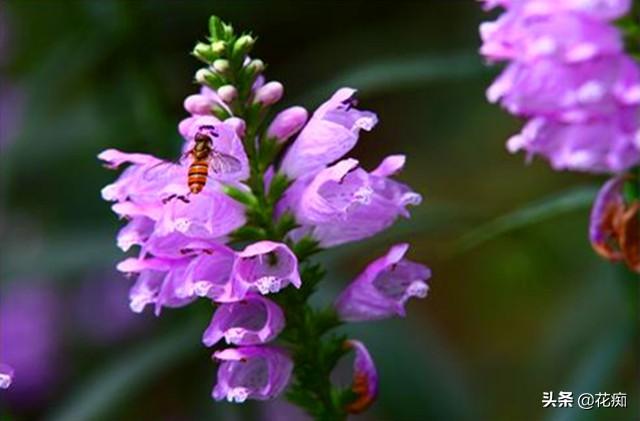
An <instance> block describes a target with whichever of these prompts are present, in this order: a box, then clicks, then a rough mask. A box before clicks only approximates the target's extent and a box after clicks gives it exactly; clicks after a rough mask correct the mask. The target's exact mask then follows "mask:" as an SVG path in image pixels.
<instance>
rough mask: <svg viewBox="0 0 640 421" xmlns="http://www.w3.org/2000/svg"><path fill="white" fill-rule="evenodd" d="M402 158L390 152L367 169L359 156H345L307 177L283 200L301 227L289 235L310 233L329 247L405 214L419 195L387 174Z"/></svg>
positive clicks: (369, 232)
mask: <svg viewBox="0 0 640 421" xmlns="http://www.w3.org/2000/svg"><path fill="white" fill-rule="evenodd" d="M404 162H405V158H404V156H402V155H393V156H389V157H387V158H386V159H385V160H383V162H382V163H381V164H380V165H379V166H378V168H376V169H375V170H373V171H372V172H370V173H369V172H367V171H365V170H364V169H362V168H360V167H359V165H358V161H357V160H355V159H345V160H342V161H340V162H338V163H337V164H335V165H333V166H331V167H328V168H325V169H323V170H322V171H320V172H319V173H318V174H317V175H316V176H315V177H314V178H313V179H311V180H310V181H307V182H305V181H304V180H300V181H298V182H297V184H298V185H297V186H296V185H295V184H294V186H293V187H292V189H291V191H290V194H289V195H288V197H287V198H285V202H284V203H285V205H284V206H287V207H288V208H289V209H291V210H292V212H293V214H294V215H295V216H296V219H297V221H298V222H299V223H300V224H301V225H302V227H301V228H300V229H298V230H296V231H294V233H293V235H294V236H296V235H297V236H301V235H311V236H312V237H313V238H315V239H316V240H318V242H319V243H320V245H321V246H323V247H329V246H335V245H338V244H343V243H347V242H350V241H356V240H361V239H363V238H367V237H370V236H372V235H375V234H377V233H378V232H380V231H382V230H384V229H386V228H388V227H389V226H390V225H392V224H393V222H394V221H395V220H396V218H397V217H398V216H403V217H405V218H407V217H409V212H408V211H407V209H406V208H407V206H408V205H418V204H420V202H421V201H422V197H421V196H420V195H419V194H417V193H415V192H413V191H412V190H411V189H410V188H409V187H408V186H406V185H404V184H402V183H398V182H397V181H394V180H392V179H390V178H389V177H390V176H392V175H394V174H396V173H397V172H399V171H400V170H401V169H402V167H403V166H404ZM305 184H306V186H305Z"/></svg>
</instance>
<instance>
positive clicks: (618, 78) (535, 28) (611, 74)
mask: <svg viewBox="0 0 640 421" xmlns="http://www.w3.org/2000/svg"><path fill="white" fill-rule="evenodd" d="M484 3H485V6H486V8H487V9H490V8H492V7H495V6H498V5H499V6H502V7H504V8H506V12H504V13H503V14H502V15H500V17H499V18H498V19H497V20H496V21H494V22H486V23H483V24H482V25H481V26H480V34H481V37H482V41H483V44H482V47H481V49H480V51H481V53H482V54H483V55H484V56H485V57H486V58H487V59H488V60H489V61H491V62H495V61H508V62H509V64H508V65H507V67H506V69H505V70H504V71H503V72H502V74H501V75H500V76H499V77H498V78H497V79H496V80H495V81H494V82H493V84H492V85H491V86H490V87H489V89H488V91H487V97H488V99H489V101H491V102H500V103H501V104H502V106H503V107H504V108H506V109H507V110H508V111H509V112H510V113H512V114H515V115H517V116H521V117H523V118H526V119H528V122H527V123H526V124H525V126H524V128H523V129H522V131H521V132H520V133H519V134H518V135H515V136H513V137H512V138H511V139H509V140H508V142H507V148H508V149H509V151H511V152H516V151H520V150H524V151H526V152H527V154H528V156H529V157H531V156H533V155H542V156H544V157H545V158H547V159H548V160H549V161H550V163H551V166H552V167H553V168H554V169H557V170H563V169H568V170H575V171H587V172H594V173H618V172H622V171H624V170H626V169H628V168H630V167H632V166H634V165H637V164H638V163H639V162H640V69H639V68H638V64H637V63H636V62H635V61H634V60H633V59H632V58H631V57H629V56H628V55H627V54H625V51H624V43H623V40H622V35H621V33H620V31H619V30H618V29H617V28H615V27H614V26H613V25H612V23H611V21H613V20H614V19H617V18H619V17H621V16H623V15H624V14H626V13H627V12H628V11H629V9H630V7H631V0H608V1H604V0H594V1H576V0H503V1H491V0H485V1H484Z"/></svg>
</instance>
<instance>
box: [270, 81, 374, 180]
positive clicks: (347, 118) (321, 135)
mask: <svg viewBox="0 0 640 421" xmlns="http://www.w3.org/2000/svg"><path fill="white" fill-rule="evenodd" d="M355 94H356V90H355V89H351V88H341V89H339V90H338V91H337V92H336V93H335V94H333V96H332V97H331V98H330V99H329V100H328V101H327V102H325V103H324V104H322V105H321V106H320V107H319V108H318V109H317V110H316V111H315V113H313V116H311V118H310V119H309V122H308V123H307V125H306V126H305V127H304V128H303V129H302V131H301V132H300V134H299V135H298V137H297V138H296V140H295V141H294V142H293V144H292V145H291V147H290V148H289V150H288V151H287V153H286V155H285V157H284V160H283V161H282V165H281V167H280V168H281V170H282V171H283V172H284V174H286V175H287V176H288V177H290V178H298V177H300V176H302V175H308V174H313V173H315V172H317V171H319V170H321V169H322V168H324V167H325V166H326V165H328V164H331V163H332V162H334V161H336V160H338V159H340V158H341V157H342V156H344V154H346V153H347V152H349V151H350V150H351V149H353V147H354V146H355V145H356V143H357V142H358V133H359V132H360V130H361V129H363V130H366V131H370V130H371V129H373V127H374V126H375V125H376V124H377V123H378V117H377V116H376V115H375V114H374V113H372V112H371V111H360V110H358V109H356V108H355V106H356V104H357V101H356V99H355Z"/></svg>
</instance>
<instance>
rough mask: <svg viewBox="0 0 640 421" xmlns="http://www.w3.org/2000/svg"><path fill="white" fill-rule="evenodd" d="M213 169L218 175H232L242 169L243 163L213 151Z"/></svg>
mask: <svg viewBox="0 0 640 421" xmlns="http://www.w3.org/2000/svg"><path fill="white" fill-rule="evenodd" d="M211 169H212V170H213V172H215V173H217V174H232V173H236V172H239V171H240V170H241V169H242V163H241V162H240V161H239V160H238V159H237V158H234V157H233V156H231V155H227V154H226V153H222V152H218V151H211Z"/></svg>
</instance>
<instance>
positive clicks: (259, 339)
mask: <svg viewBox="0 0 640 421" xmlns="http://www.w3.org/2000/svg"><path fill="white" fill-rule="evenodd" d="M283 328H284V314H283V313H282V310H281V309H280V307H278V305H277V304H275V303H274V302H272V301H271V300H268V299H267V298H264V297H263V296H261V295H258V294H250V295H248V296H247V297H245V298H244V299H243V300H240V301H237V302H235V303H228V304H222V305H221V306H220V307H218V309H217V310H216V312H215V314H214V315H213V319H212V320H211V324H210V325H209V327H208V328H207V330H206V331H205V332H204V336H203V338H202V341H203V342H204V344H205V345H206V346H213V345H215V344H216V343H217V342H218V341H219V340H220V339H222V338H223V337H224V339H225V341H226V342H227V343H228V344H234V345H259V344H263V343H265V342H269V341H270V340H272V339H273V338H275V337H276V336H277V335H278V334H279V333H280V332H281V331H282V329H283Z"/></svg>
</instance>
